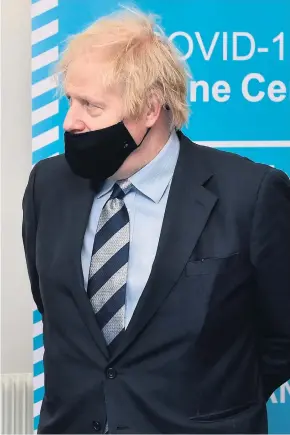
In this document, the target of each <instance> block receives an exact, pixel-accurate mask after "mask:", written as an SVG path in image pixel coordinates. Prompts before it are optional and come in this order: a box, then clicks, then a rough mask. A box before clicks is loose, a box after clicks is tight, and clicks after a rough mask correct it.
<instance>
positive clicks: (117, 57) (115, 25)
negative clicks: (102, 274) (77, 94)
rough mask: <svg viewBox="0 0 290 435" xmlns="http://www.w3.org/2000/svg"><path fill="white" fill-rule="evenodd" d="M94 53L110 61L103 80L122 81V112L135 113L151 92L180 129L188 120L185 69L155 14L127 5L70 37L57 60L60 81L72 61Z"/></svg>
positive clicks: (173, 123)
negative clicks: (145, 12) (169, 112)
mask: <svg viewBox="0 0 290 435" xmlns="http://www.w3.org/2000/svg"><path fill="white" fill-rule="evenodd" d="M104 49H106V50H104ZM94 54H97V55H100V54H101V56H105V59H106V60H107V61H108V63H109V65H110V68H109V71H108V72H107V71H106V76H105V77H104V83H103V84H104V85H105V86H107V87H113V86H114V85H119V86H121V89H122V99H123V102H124V112H125V114H124V115H125V116H128V117H133V118H138V117H139V116H140V115H141V113H142V111H143V110H144V108H145V106H146V105H149V104H150V97H151V96H152V95H154V96H155V97H157V99H158V101H159V103H160V104H161V106H163V107H169V109H170V110H171V114H172V125H173V126H175V127H176V128H178V129H180V128H181V127H182V125H184V124H186V123H187V121H188V115H189V108H188V105H187V102H186V94H187V77H188V75H189V69H188V67H187V65H186V64H185V62H182V60H181V55H180V53H179V51H178V50H177V48H176V47H175V46H174V45H173V44H172V43H171V42H170V41H169V39H168V38H166V36H165V34H164V31H163V30H162V28H161V27H160V26H159V25H157V23H156V16H153V15H152V14H149V15H146V14H144V13H142V12H140V11H138V10H136V9H132V8H131V9H129V8H126V9H122V10H119V11H117V12H114V13H113V14H111V15H108V16H104V17H102V18H100V19H98V20H97V21H95V22H94V23H93V24H92V25H90V26H89V27H88V28H87V29H85V30H84V31H83V32H81V33H79V34H77V35H75V36H73V37H72V38H71V39H70V40H69V42H68V45H67V48H66V49H65V51H64V53H63V55H62V58H61V61H60V63H59V68H58V71H59V72H60V73H61V74H60V75H61V77H62V78H63V80H65V76H66V71H67V69H68V67H69V64H70V62H71V61H73V60H74V59H75V58H76V57H78V56H80V55H87V56H88V57H89V58H90V59H92V56H94Z"/></svg>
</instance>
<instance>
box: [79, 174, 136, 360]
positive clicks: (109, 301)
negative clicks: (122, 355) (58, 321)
mask: <svg viewBox="0 0 290 435" xmlns="http://www.w3.org/2000/svg"><path fill="white" fill-rule="evenodd" d="M131 188H132V184H131V183H130V181H128V180H124V181H121V182H119V183H116V184H115V185H114V189H113V193H112V195H111V197H110V199H109V200H108V201H107V202H106V204H105V206H104V208H103V210H102V212H101V215H100V219H99V223H98V228H97V232H96V236H95V240H94V246H93V253H92V259H91V264H90V271H89V281H88V289H87V292H88V296H89V298H90V301H91V304H92V307H93V310H94V313H95V316H96V319H97V322H98V324H99V326H100V328H101V330H102V332H103V334H104V337H105V340H106V343H107V345H108V348H109V351H110V353H112V352H113V351H114V349H115V348H116V346H117V344H118V342H119V339H120V337H121V333H122V332H123V331H124V326H125V297H126V283H127V270H128V258H129V241H130V231H129V215H128V211H127V208H126V205H125V203H124V200H123V198H124V196H125V195H126V194H127V193H128V192H129V191H130V189H131Z"/></svg>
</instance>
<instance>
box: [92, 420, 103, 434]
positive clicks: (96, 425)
mask: <svg viewBox="0 0 290 435" xmlns="http://www.w3.org/2000/svg"><path fill="white" fill-rule="evenodd" d="M93 429H94V431H96V432H100V430H101V423H100V422H99V421H93Z"/></svg>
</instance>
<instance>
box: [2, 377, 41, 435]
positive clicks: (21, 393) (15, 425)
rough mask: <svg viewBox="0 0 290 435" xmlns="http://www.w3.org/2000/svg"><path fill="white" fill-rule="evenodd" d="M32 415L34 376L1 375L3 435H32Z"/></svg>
mask: <svg viewBox="0 0 290 435" xmlns="http://www.w3.org/2000/svg"><path fill="white" fill-rule="evenodd" d="M32 413H33V382H32V374H31V373H20V374H18V373H11V374H4V375H2V374H1V434H32V433H33V429H32V420H33V414H32Z"/></svg>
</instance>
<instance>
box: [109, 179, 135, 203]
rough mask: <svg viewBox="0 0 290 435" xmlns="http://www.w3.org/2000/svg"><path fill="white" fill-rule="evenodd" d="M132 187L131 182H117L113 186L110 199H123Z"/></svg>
mask: <svg viewBox="0 0 290 435" xmlns="http://www.w3.org/2000/svg"><path fill="white" fill-rule="evenodd" d="M132 187H133V185H132V183H131V181H129V180H121V181H118V182H117V183H115V185H114V188H113V193H112V195H111V198H110V199H115V198H118V199H123V198H124V196H125V195H127V193H129V192H130V190H131V189H132Z"/></svg>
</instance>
